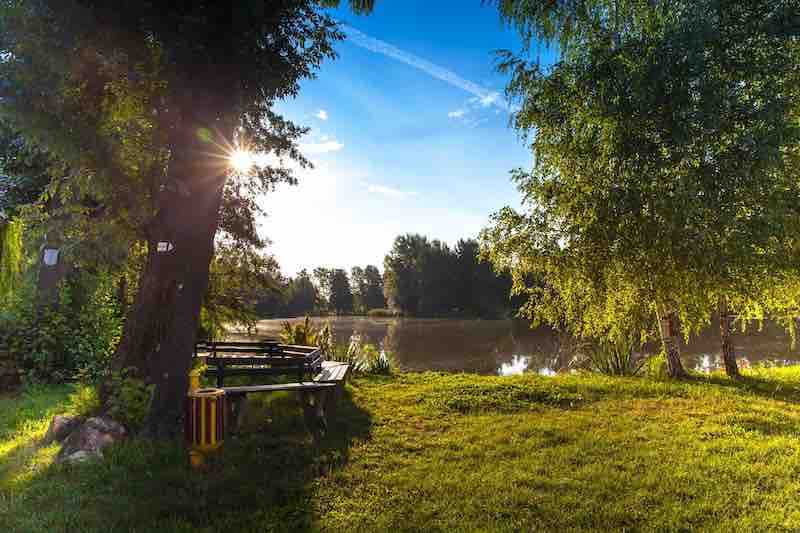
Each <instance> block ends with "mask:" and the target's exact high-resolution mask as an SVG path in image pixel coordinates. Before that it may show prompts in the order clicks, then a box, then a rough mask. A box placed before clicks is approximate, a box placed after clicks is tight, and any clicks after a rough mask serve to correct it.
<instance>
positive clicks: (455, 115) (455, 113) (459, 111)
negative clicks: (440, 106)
mask: <svg viewBox="0 0 800 533" xmlns="http://www.w3.org/2000/svg"><path fill="white" fill-rule="evenodd" d="M466 114H467V112H466V111H464V110H463V109H456V110H455V111H450V112H449V113H448V114H447V116H448V117H450V118H461V117H463V116H464V115H466Z"/></svg>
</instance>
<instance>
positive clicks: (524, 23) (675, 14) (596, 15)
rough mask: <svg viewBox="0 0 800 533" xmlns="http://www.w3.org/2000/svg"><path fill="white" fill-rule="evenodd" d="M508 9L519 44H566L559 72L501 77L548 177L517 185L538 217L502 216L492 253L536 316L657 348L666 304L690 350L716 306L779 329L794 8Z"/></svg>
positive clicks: (788, 202)
mask: <svg viewBox="0 0 800 533" xmlns="http://www.w3.org/2000/svg"><path fill="white" fill-rule="evenodd" d="M729 4H730V5H729ZM734 4H735V3H734ZM789 4H792V2H789ZM500 7H501V12H502V14H503V16H504V17H506V19H507V20H509V21H512V22H514V23H515V24H516V25H517V26H518V27H521V28H522V30H521V31H523V36H524V37H530V36H532V35H534V34H535V35H540V36H544V37H547V38H554V37H556V36H560V37H562V38H564V39H566V41H567V42H566V44H565V45H564V49H563V53H562V56H561V59H560V61H559V62H558V63H556V64H555V65H554V66H553V67H552V68H551V69H549V70H544V69H542V68H540V66H539V65H538V64H536V63H529V62H528V61H526V60H525V59H524V58H523V57H515V56H513V55H511V54H506V55H505V56H504V62H503V63H502V67H503V68H505V69H506V70H507V71H508V72H510V73H511V75H512V80H511V82H510V84H509V87H508V91H509V93H510V94H511V96H512V97H515V98H517V99H518V100H519V101H520V103H521V106H520V110H519V111H518V113H516V115H515V117H514V124H515V127H516V128H517V129H518V130H519V131H520V133H521V134H522V135H523V136H524V135H530V137H531V138H532V139H533V143H532V148H533V155H534V161H535V162H534V165H533V167H532V168H531V169H518V170H516V171H515V172H514V173H513V174H512V176H513V178H514V180H515V181H516V182H517V183H518V186H519V188H520V191H521V193H522V194H523V198H524V202H525V212H523V213H519V212H516V211H514V210H512V209H510V208H506V209H504V210H502V211H500V212H498V213H497V214H496V215H495V216H494V218H493V223H492V226H491V227H490V228H488V229H487V230H486V231H485V232H484V233H483V235H482V249H483V253H484V255H485V256H486V257H489V258H491V260H492V261H493V262H494V263H495V265H496V267H497V268H499V269H501V270H502V269H508V270H510V271H511V272H512V274H513V276H514V290H515V291H516V292H517V293H518V294H524V295H526V296H527V297H528V303H527V305H526V306H525V307H524V310H523V312H524V313H525V314H527V315H528V316H529V317H530V318H532V319H533V320H534V321H535V322H545V323H549V324H552V325H555V326H563V327H566V328H568V329H570V330H571V331H573V332H574V333H576V334H578V335H581V336H595V337H607V338H621V337H624V336H626V335H628V334H633V333H637V332H641V333H647V332H648V331H652V330H653V328H652V325H653V324H652V318H650V317H651V316H652V314H653V311H654V309H655V307H654V306H655V305H656V304H659V305H664V306H666V307H667V308H670V309H675V310H676V311H677V312H678V314H679V315H680V317H681V320H682V323H683V326H684V333H685V334H687V335H688V333H689V331H691V330H693V329H696V328H699V327H700V326H701V325H702V324H704V323H706V322H707V321H708V318H709V314H710V309H711V308H712V307H713V306H714V305H715V303H716V301H717V298H718V297H719V296H720V295H727V296H728V297H729V299H730V301H731V302H736V303H735V304H732V305H734V306H735V307H736V311H737V312H738V313H740V315H742V316H743V317H746V316H747V315H748V313H751V312H753V311H754V310H755V309H761V310H762V312H763V310H764V309H766V308H767V307H772V310H773V311H777V309H776V308H775V307H774V306H773V304H772V303H769V302H771V301H773V300H774V298H773V297H772V296H770V293H771V292H772V291H773V290H774V289H771V287H775V286H777V285H779V284H780V283H782V281H781V280H783V279H786V278H787V277H791V276H793V275H796V273H797V269H798V266H800V256H799V255H798V249H797V246H796V244H795V243H796V235H798V232H800V225H798V224H800V218H799V217H797V214H796V212H795V211H796V210H795V208H794V207H791V206H793V205H797V203H798V200H800V187H798V180H797V170H798V167H797V160H796V158H795V156H793V155H792V154H795V153H796V152H797V149H798V146H800V135H799V134H800V132H799V131H798V129H797V125H798V124H797V119H796V117H797V109H800V105H798V104H800V94H799V93H798V91H797V90H796V88H797V87H798V81H800V78H798V71H797V69H796V66H795V65H796V59H797V57H800V56H798V46H797V37H798V29H797V28H796V27H793V26H791V25H787V24H786V21H785V20H784V19H783V18H782V17H783V16H785V15H786V11H785V8H786V6H783V5H781V6H775V5H774V4H773V3H772V2H766V1H759V2H754V3H748V7H747V8H746V9H745V8H743V7H741V4H737V5H735V6H734V5H733V4H731V3H728V2H722V3H717V2H711V1H709V2H686V3H684V2H678V3H677V4H676V3H670V4H667V3H661V2H659V3H640V2H602V1H598V2H565V3H559V4H558V5H556V4H548V3H540V2H525V1H521V0H520V1H513V0H509V1H508V2H500ZM795 7H797V6H796V5H795ZM584 8H586V10H585V11H583V12H581V11H580V10H581V9H584ZM764 21H771V22H770V23H769V25H768V24H767V23H765V22H764ZM553 24H555V25H553ZM526 32H527V33H526ZM748 58H749V59H748ZM532 278H534V279H535V278H541V279H543V280H544V286H537V285H535V284H531V283H530V279H532ZM797 296H798V295H797V293H795V295H794V296H792V297H791V298H789V299H790V300H792V301H795V302H796V301H798V298H797ZM782 306H783V307H784V308H785V307H786V306H787V304H786V303H785V302H784V303H783V304H782ZM795 308H796V304H795Z"/></svg>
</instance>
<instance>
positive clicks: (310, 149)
mask: <svg viewBox="0 0 800 533" xmlns="http://www.w3.org/2000/svg"><path fill="white" fill-rule="evenodd" d="M342 148H344V145H343V144H342V143H340V142H338V141H336V140H332V141H323V142H318V143H301V144H300V151H301V152H303V153H305V154H326V153H328V152H338V151H339V150H341V149H342Z"/></svg>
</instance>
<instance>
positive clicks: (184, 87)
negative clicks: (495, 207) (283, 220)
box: [0, 0, 369, 435]
mask: <svg viewBox="0 0 800 533" xmlns="http://www.w3.org/2000/svg"><path fill="white" fill-rule="evenodd" d="M330 3H331V2H329V1H325V2H322V4H325V5H328V4H330ZM366 4H369V2H367V3H366ZM354 7H355V8H358V9H362V8H368V7H369V5H365V3H364V2H355V3H354ZM320 8H321V3H320V2H316V1H313V0H279V1H275V2H263V1H256V0H250V1H241V2H233V3H231V2H212V1H201V2H192V3H184V4H180V5H178V4H160V3H153V2H122V1H112V2H105V1H104V2H95V1H91V0H74V1H67V2H47V1H42V0H20V1H17V2H8V3H4V4H3V5H2V7H1V8H0V49H2V54H3V61H2V63H0V80H2V82H0V92H2V101H0V108H1V109H0V110H1V111H2V112H3V114H4V115H5V116H6V117H7V118H8V119H9V120H11V121H12V122H13V123H14V124H15V125H16V126H17V127H19V128H20V129H21V130H23V132H24V133H25V135H26V137H27V138H30V139H33V140H35V141H36V142H38V143H40V144H41V145H43V146H45V147H47V149H48V150H50V151H51V152H53V153H54V154H56V155H57V156H58V157H59V158H60V159H62V160H63V161H65V162H66V163H67V165H68V172H67V173H66V175H65V176H64V178H63V179H61V180H59V191H64V190H68V189H79V190H87V191H90V192H91V196H92V198H94V199H95V200H96V205H95V207H96V209H94V213H93V214H94V216H95V217H96V220H97V221H98V224H97V226H98V227H99V226H103V227H115V228H117V230H118V232H117V234H120V235H123V234H125V232H127V235H128V236H129V238H130V239H132V240H134V239H135V240H140V241H143V242H145V243H146V244H147V258H146V260H145V265H144V268H143V272H142V274H141V278H140V279H139V282H138V293H137V295H136V298H135V301H134V303H133V306H132V308H131V310H130V312H129V315H128V318H127V320H126V324H125V331H124V334H123V338H122V341H121V343H120V345H119V348H118V350H117V354H116V356H115V359H116V365H117V366H118V367H134V368H136V369H137V370H138V371H139V373H140V374H141V375H142V376H143V377H144V378H145V379H147V380H149V381H151V382H152V383H154V384H155V393H154V397H153V401H152V404H151V414H150V418H149V421H148V424H147V428H148V432H149V433H151V434H152V435H169V434H174V433H175V432H176V431H177V429H178V424H177V423H176V421H177V419H178V418H179V417H180V412H181V405H182V396H183V394H184V393H185V390H186V384H187V377H186V375H187V372H188V369H189V366H190V362H191V353H192V348H193V344H194V340H195V333H196V331H197V326H198V319H199V312H200V307H201V302H202V298H203V295H204V293H205V291H206V285H207V283H208V274H209V264H210V261H211V258H212V254H213V249H214V240H215V236H216V235H217V233H218V229H219V228H220V227H225V228H226V229H228V230H229V232H228V233H229V235H230V236H232V237H233V238H241V239H254V238H257V236H256V235H255V231H254V228H255V223H254V220H255V216H256V214H257V212H258V206H257V204H256V203H255V197H256V195H257V194H259V193H263V192H266V191H268V190H271V188H272V187H273V185H274V184H275V183H277V182H280V181H288V182H292V181H293V180H294V178H293V177H292V175H291V172H290V171H289V170H287V169H286V168H284V167H283V166H273V167H265V168H261V169H257V170H256V169H251V170H252V171H251V172H247V173H242V174H239V175H236V174H235V173H233V172H232V171H231V168H230V165H229V164H228V163H229V158H230V155H231V152H232V151H234V150H236V149H237V148H247V149H250V150H254V151H260V152H268V153H271V154H274V155H275V156H277V159H278V160H284V159H287V158H288V159H294V160H295V161H297V162H298V163H299V164H300V165H301V166H304V165H307V164H308V161H306V160H305V159H304V158H303V157H302V155H301V154H300V153H299V151H298V148H297V144H296V141H297V139H298V138H299V137H300V136H301V135H302V134H303V133H305V130H304V129H303V128H301V127H299V126H297V125H295V124H293V123H291V122H290V121H288V120H286V119H285V118H283V117H281V116H280V115H279V114H278V113H276V112H275V111H274V109H273V105H274V103H275V102H276V101H277V100H279V99H282V98H287V97H291V96H293V95H296V94H297V93H298V91H299V83H300V81H301V80H303V79H306V78H309V77H312V76H313V75H314V71H315V69H316V68H317V67H318V66H319V65H320V64H321V62H322V61H323V60H324V59H326V58H332V57H334V55H335V54H334V51H333V48H332V45H333V43H334V42H335V41H336V40H337V39H340V38H342V36H343V35H342V34H341V33H340V32H339V31H338V30H337V28H336V23H335V22H334V21H333V20H332V19H331V18H330V17H329V16H328V15H326V14H325V13H324V12H323V11H322V10H321V9H320ZM61 194H62V195H63V196H64V197H69V195H68V194H66V193H64V192H61ZM100 220H102V221H103V222H104V224H100V223H99V221H100Z"/></svg>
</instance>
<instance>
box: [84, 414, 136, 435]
mask: <svg viewBox="0 0 800 533" xmlns="http://www.w3.org/2000/svg"><path fill="white" fill-rule="evenodd" d="M86 425H87V426H89V427H91V428H94V429H96V430H98V431H101V432H103V433H108V434H110V435H112V436H113V437H114V438H115V439H121V438H123V437H125V436H126V435H127V431H125V426H123V425H122V424H120V423H119V422H116V421H114V420H112V419H110V418H108V417H103V416H95V417H92V418H90V419H89V420H87V421H86Z"/></svg>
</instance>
